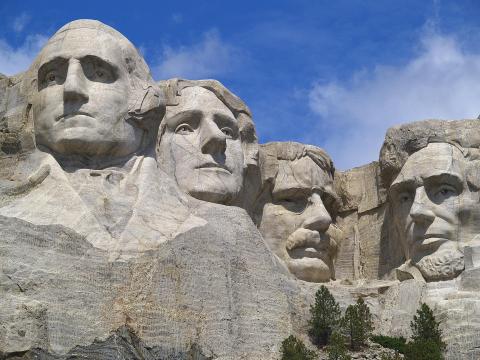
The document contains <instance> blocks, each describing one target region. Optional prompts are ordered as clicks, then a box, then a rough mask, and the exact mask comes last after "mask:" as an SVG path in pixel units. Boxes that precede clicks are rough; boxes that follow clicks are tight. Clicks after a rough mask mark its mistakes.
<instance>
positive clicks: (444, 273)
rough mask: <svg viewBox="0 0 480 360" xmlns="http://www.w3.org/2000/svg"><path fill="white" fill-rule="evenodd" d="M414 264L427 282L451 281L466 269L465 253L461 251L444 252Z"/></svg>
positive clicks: (426, 257)
mask: <svg viewBox="0 0 480 360" xmlns="http://www.w3.org/2000/svg"><path fill="white" fill-rule="evenodd" d="M412 263H413V264H414V265H415V266H416V267H417V268H418V269H419V270H420V272H421V273H422V275H423V277H424V278H425V280H426V281H440V280H450V279H453V278H455V277H457V276H458V275H459V274H460V273H461V272H462V271H463V270H464V268H465V262H464V259H463V253H462V252H460V251H459V250H444V251H441V252H435V253H434V254H432V255H428V256H424V257H422V258H420V259H419V260H418V261H413V259H412Z"/></svg>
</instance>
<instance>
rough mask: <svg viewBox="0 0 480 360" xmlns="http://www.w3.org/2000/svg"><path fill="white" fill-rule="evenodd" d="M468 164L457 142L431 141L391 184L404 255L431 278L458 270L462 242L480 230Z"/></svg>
mask: <svg viewBox="0 0 480 360" xmlns="http://www.w3.org/2000/svg"><path fill="white" fill-rule="evenodd" d="M467 165H468V160H466V159H465V158H464V156H463V155H462V153H461V152H460V150H458V149H457V148H456V147H455V146H452V145H450V144H446V143H432V144H429V145H428V146H427V147H426V148H423V149H422V150H420V151H418V152H416V153H414V154H413V155H411V156H410V157H409V158H408V160H407V162H406V163H405V165H404V166H403V168H402V170H401V172H400V174H399V175H398V176H397V178H396V179H395V180H394V182H393V183H392V185H391V186H390V198H391V202H392V207H393V215H394V216H393V221H394V222H395V227H396V230H397V233H398V236H399V238H400V241H401V242H402V245H403V247H404V251H405V256H406V258H407V259H411V260H412V263H413V264H414V265H415V266H417V267H418V268H419V270H420V271H421V273H422V274H423V276H424V277H425V279H426V280H427V281H436V280H444V279H450V278H453V277H455V276H456V275H458V274H459V273H460V272H461V271H462V270H463V268H464V262H463V247H464V246H465V245H466V244H468V243H469V242H471V241H472V240H473V238H474V237H475V235H477V234H479V232H480V207H479V196H478V192H477V191H473V190H472V189H471V187H470V186H469V184H468V182H467V180H466V171H467Z"/></svg>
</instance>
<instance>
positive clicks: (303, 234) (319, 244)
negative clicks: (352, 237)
mask: <svg viewBox="0 0 480 360" xmlns="http://www.w3.org/2000/svg"><path fill="white" fill-rule="evenodd" d="M342 240H343V232H342V231H341V230H340V229H339V228H338V227H337V226H336V225H335V224H330V226H329V227H328V229H327V231H326V232H325V234H320V233H319V232H318V231H312V230H308V229H305V228H300V229H297V230H295V231H294V232H293V233H292V234H291V235H290V236H289V237H288V239H287V244H286V248H287V250H293V249H295V248H306V247H313V248H315V249H323V248H324V250H328V248H329V247H332V245H333V247H337V246H338V244H340V242H341V241H342ZM332 241H333V244H332V243H331V242H332Z"/></svg>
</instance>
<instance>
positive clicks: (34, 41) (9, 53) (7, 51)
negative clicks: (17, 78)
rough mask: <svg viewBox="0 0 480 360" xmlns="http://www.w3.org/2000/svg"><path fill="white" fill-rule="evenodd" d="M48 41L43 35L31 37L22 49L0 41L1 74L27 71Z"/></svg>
mask: <svg viewBox="0 0 480 360" xmlns="http://www.w3.org/2000/svg"><path fill="white" fill-rule="evenodd" d="M47 40H48V38H47V37H46V36H43V35H38V34H36V35H29V36H27V37H26V39H25V41H24V43H23V44H22V45H21V46H20V47H18V48H14V47H12V46H11V45H9V44H8V42H7V41H5V40H4V39H0V73H2V74H5V75H14V74H17V73H19V72H21V71H25V70H27V69H28V67H29V66H30V64H31V63H32V61H33V59H34V58H35V56H36V55H37V54H38V52H39V51H40V50H41V48H42V47H43V45H44V44H45V43H46V41H47Z"/></svg>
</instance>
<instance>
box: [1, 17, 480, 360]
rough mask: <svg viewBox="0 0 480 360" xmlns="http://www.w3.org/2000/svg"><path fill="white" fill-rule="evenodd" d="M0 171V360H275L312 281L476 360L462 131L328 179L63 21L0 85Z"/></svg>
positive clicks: (219, 93) (82, 23)
mask: <svg viewBox="0 0 480 360" xmlns="http://www.w3.org/2000/svg"><path fill="white" fill-rule="evenodd" d="M0 162H1V167H0V357H2V356H3V357H6V358H25V359H30V358H41V359H66V358H95V359H96V358H102V359H116V358H119V356H121V357H120V358H125V359H130V358H132V359H137V358H138V359H160V358H165V359H167V358H168V359H276V358H278V356H279V355H278V352H279V347H280V344H281V341H282V340H283V339H284V338H286V337H287V336H289V335H291V334H295V335H296V336H298V337H300V338H302V339H304V340H305V341H307V342H308V337H307V335H306V334H307V330H306V329H307V326H308V319H309V307H310V305H311V304H312V302H313V296H314V293H315V291H316V290H317V289H318V288H319V286H320V283H321V284H324V285H326V286H327V287H328V288H329V290H330V291H331V292H332V293H333V294H334V296H335V297H336V298H337V299H338V300H339V301H340V304H341V306H342V307H346V306H347V305H349V304H352V303H353V302H354V301H355V300H356V298H357V297H359V296H361V297H363V298H364V299H365V301H366V303H367V304H368V305H369V307H370V309H371V311H372V313H373V314H374V322H375V327H376V329H377V330H378V331H380V332H381V333H382V334H386V335H391V336H405V337H408V336H410V328H409V323H410V319H411V318H412V316H413V314H415V311H416V310H417V308H418V307H419V304H420V303H421V302H426V303H427V304H429V305H430V307H431V308H432V309H433V310H434V313H435V315H436V316H437V318H438V319H439V320H440V321H441V327H442V329H443V330H444V340H445V342H446V343H447V349H446V354H445V356H446V358H447V359H477V358H479V357H480V280H479V279H480V237H479V236H480V121H479V120H477V119H471V120H468V119H467V120H451V121H446V120H425V121H419V122H413V123H410V124H405V125H400V126H397V127H393V128H391V129H389V130H388V131H387V134H386V136H385V141H384V144H383V147H382V149H381V151H380V156H379V159H378V161H375V162H372V163H370V164H367V165H364V166H361V167H358V168H354V169H351V170H347V171H337V170H335V166H334V164H335V159H332V158H330V156H329V155H328V154H327V152H326V151H325V150H323V149H321V148H319V147H316V146H312V145H307V144H300V143H295V142H272V143H267V144H258V141H257V135H256V131H255V119H254V114H252V113H251V111H250V110H249V108H248V106H247V105H246V104H245V103H244V102H243V101H242V100H241V99H240V98H239V97H237V96H236V95H235V94H233V93H232V92H231V91H230V90H229V89H227V88H226V87H225V86H223V85H222V84H221V83H220V82H218V81H216V80H186V79H164V80H161V81H159V82H155V81H154V80H153V79H152V77H151V75H150V71H149V68H148V66H147V64H146V63H145V61H144V60H143V58H142V57H141V55H140V54H139V52H138V51H137V50H136V48H135V47H134V46H133V45H132V44H131V43H130V41H129V40H127V39H126V38H125V37H124V36H123V35H122V34H120V33H119V32H117V31H116V30H114V29H112V28H111V27H109V26H107V25H104V24H102V23H100V22H98V21H94V20H77V21H73V22H70V23H68V24H66V25H65V26H63V27H62V28H61V29H59V30H58V31H57V32H56V33H55V34H54V35H53V36H52V38H50V39H49V41H48V42H47V44H46V45H45V46H44V48H43V49H42V50H41V52H40V53H39V54H38V56H37V57H36V59H35V60H34V62H33V64H32V65H31V67H30V68H29V69H28V70H27V71H26V72H24V73H21V74H18V75H16V76H12V77H6V76H2V77H0ZM34 356H37V357H34Z"/></svg>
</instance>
